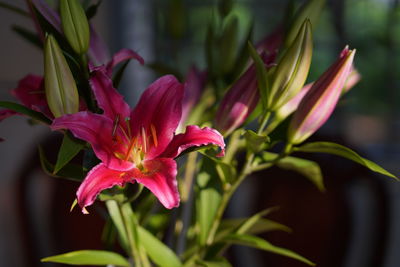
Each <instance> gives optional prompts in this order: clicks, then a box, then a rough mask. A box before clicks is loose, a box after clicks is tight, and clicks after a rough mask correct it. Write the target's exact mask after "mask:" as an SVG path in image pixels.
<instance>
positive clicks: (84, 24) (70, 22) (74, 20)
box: [60, 0, 90, 54]
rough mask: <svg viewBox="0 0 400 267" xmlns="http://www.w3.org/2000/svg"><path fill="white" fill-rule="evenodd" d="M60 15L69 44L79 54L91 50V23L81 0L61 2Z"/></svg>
mask: <svg viewBox="0 0 400 267" xmlns="http://www.w3.org/2000/svg"><path fill="white" fill-rule="evenodd" d="M60 13H61V22H62V28H63V31H64V34H65V37H66V38H67V40H68V43H69V44H70V45H71V47H72V49H73V50H74V51H75V52H76V53H78V54H84V53H86V51H87V50H88V48H89V39H90V37H89V36H90V31H89V23H88V21H87V17H86V14H85V11H84V10H83V7H82V5H81V3H80V2H79V0H61V1H60Z"/></svg>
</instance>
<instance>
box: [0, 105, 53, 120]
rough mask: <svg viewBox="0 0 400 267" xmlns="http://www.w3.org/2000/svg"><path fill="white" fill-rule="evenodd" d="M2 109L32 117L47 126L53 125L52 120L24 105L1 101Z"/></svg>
mask: <svg viewBox="0 0 400 267" xmlns="http://www.w3.org/2000/svg"><path fill="white" fill-rule="evenodd" d="M0 107H3V108H8V109H11V110H14V111H16V112H18V113H21V114H24V115H27V116H28V117H31V118H32V119H34V120H38V121H41V122H43V123H46V124H51V120H50V119H49V118H47V117H46V116H44V115H43V114H42V113H40V112H37V111H34V110H32V109H29V108H27V107H25V106H23V105H20V104H17V103H12V102H8V101H0Z"/></svg>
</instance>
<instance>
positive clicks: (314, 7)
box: [285, 0, 325, 47]
mask: <svg viewBox="0 0 400 267" xmlns="http://www.w3.org/2000/svg"><path fill="white" fill-rule="evenodd" d="M324 6H325V0H309V1H307V2H306V3H305V4H304V5H303V6H302V7H301V8H300V10H299V11H298V12H296V14H295V17H294V18H293V21H292V22H291V25H290V29H289V30H288V33H287V34H286V39H285V45H286V47H288V46H290V44H291V43H292V42H293V40H294V39H295V38H296V35H297V32H298V31H299V29H300V27H301V23H303V21H304V20H306V19H308V20H310V22H311V25H313V26H315V25H317V21H318V19H319V16H320V14H321V12H322V10H323V7H324Z"/></svg>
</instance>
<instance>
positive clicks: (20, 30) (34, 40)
mask: <svg viewBox="0 0 400 267" xmlns="http://www.w3.org/2000/svg"><path fill="white" fill-rule="evenodd" d="M11 29H12V30H13V31H14V32H15V33H16V34H18V35H19V36H20V37H22V38H23V39H25V40H26V41H28V42H30V43H31V44H33V45H34V46H36V47H37V48H39V49H42V48H43V44H42V41H41V40H40V38H39V36H38V35H37V34H36V33H35V32H33V31H30V30H28V29H25V28H24V27H21V26H18V25H13V26H11Z"/></svg>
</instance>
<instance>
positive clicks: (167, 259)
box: [137, 226, 182, 267]
mask: <svg viewBox="0 0 400 267" xmlns="http://www.w3.org/2000/svg"><path fill="white" fill-rule="evenodd" d="M137 230H138V234H139V240H140V244H141V245H142V246H143V247H144V249H145V250H146V252H147V253H148V254H149V256H150V258H151V259H152V260H153V261H154V262H155V263H156V264H158V265H159V266H161V267H179V266H182V263H181V261H180V260H179V258H178V256H177V255H176V254H175V253H174V252H173V251H172V250H171V249H170V248H169V247H167V246H166V245H165V244H164V243H163V242H161V241H160V240H158V238H156V237H155V236H154V235H152V234H151V233H150V232H148V231H147V230H146V229H144V228H143V227H141V226H138V228H137Z"/></svg>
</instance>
